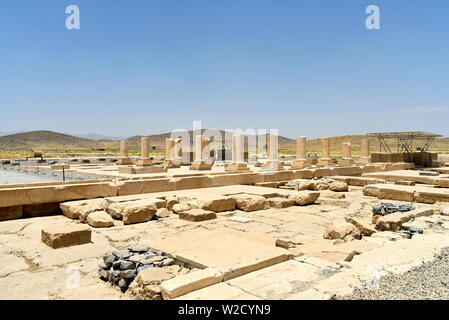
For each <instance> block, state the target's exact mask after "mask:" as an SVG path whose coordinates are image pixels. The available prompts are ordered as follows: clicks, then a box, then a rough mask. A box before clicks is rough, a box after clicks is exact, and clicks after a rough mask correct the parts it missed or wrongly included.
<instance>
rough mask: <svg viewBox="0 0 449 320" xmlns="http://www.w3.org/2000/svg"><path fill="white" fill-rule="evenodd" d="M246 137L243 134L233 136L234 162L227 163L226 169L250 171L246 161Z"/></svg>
mask: <svg viewBox="0 0 449 320" xmlns="http://www.w3.org/2000/svg"><path fill="white" fill-rule="evenodd" d="M244 152H245V137H244V136H243V135H241V134H234V135H233V136H232V163H231V164H229V165H227V166H226V168H225V171H248V170H249V168H248V166H247V165H246V163H245V157H244Z"/></svg>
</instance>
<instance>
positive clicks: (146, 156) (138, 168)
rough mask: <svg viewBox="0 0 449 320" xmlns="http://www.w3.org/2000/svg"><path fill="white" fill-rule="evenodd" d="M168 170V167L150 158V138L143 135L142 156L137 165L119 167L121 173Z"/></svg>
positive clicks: (147, 172) (141, 142) (141, 141)
mask: <svg viewBox="0 0 449 320" xmlns="http://www.w3.org/2000/svg"><path fill="white" fill-rule="evenodd" d="M162 172H167V168H166V167H164V166H161V165H157V164H155V163H154V162H153V160H152V159H151V158H150V138H149V137H142V138H141V139H140V158H139V160H137V163H136V165H135V166H123V167H120V168H119V173H122V174H127V175H132V174H150V173H162Z"/></svg>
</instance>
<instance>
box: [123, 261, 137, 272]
mask: <svg viewBox="0 0 449 320" xmlns="http://www.w3.org/2000/svg"><path fill="white" fill-rule="evenodd" d="M120 269H122V270H134V269H136V264H135V263H134V262H131V261H123V262H122V263H121V264H120Z"/></svg>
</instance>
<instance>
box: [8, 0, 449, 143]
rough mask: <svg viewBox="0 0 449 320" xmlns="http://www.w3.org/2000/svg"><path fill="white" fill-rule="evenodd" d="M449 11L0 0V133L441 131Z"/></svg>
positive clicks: (447, 7) (301, 3) (396, 5)
mask: <svg viewBox="0 0 449 320" xmlns="http://www.w3.org/2000/svg"><path fill="white" fill-rule="evenodd" d="M71 4H76V5H78V6H79V8H80V11H81V29H80V30H74V31H69V30H67V29H66V28H65V19H66V16H67V15H66V14H65V8H66V6H67V5H71ZM370 4H375V5H378V6H379V7H380V10H381V29H380V30H367V29H366V28H365V19H366V17H367V15H366V14H365V8H366V7H367V6H368V5H370ZM448 17H449V1H447V0H430V1H424V0H420V1H418V0H408V1H406V0H394V1H392V0H388V1H380V0H372V1H361V0H342V1H335V0H327V1H324V0H313V1H312V0H277V1H268V0H176V1H175V0H158V1H156V0H130V1H112V0H108V1H107V0H69V1H65V0H64V1H63V0H40V1H32V0H28V1H25V0H3V1H1V2H0V43H1V45H0V107H1V111H2V112H1V119H2V121H1V123H0V131H18V130H38V129H47V130H55V131H63V132H71V133H78V134H82V133H100V134H106V135H114V136H131V135H134V134H153V133H161V132H168V131H170V130H172V129H175V128H186V129H191V126H192V121H193V120H201V121H202V123H203V127H207V128H221V129H232V128H242V129H247V128H278V129H279V132H280V134H281V135H285V136H288V137H296V136H300V135H307V136H309V137H322V136H328V135H329V136H334V135H345V134H359V133H366V132H372V131H393V130H394V131H399V130H424V131H431V132H435V133H442V134H444V135H449V126H448V125H447V123H448V119H449V117H448V116H449V18H448Z"/></svg>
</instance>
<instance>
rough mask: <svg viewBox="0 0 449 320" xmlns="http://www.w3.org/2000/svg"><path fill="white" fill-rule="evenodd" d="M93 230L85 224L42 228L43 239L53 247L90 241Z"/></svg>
mask: <svg viewBox="0 0 449 320" xmlns="http://www.w3.org/2000/svg"><path fill="white" fill-rule="evenodd" d="M91 233H92V231H91V230H90V228H89V227H87V226H84V225H58V226H50V227H47V228H44V229H42V233H41V240H42V242H43V243H45V244H46V245H48V246H50V247H52V248H53V249H57V248H62V247H70V246H76V245H80V244H86V243H90V239H91V238H90V237H91Z"/></svg>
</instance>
